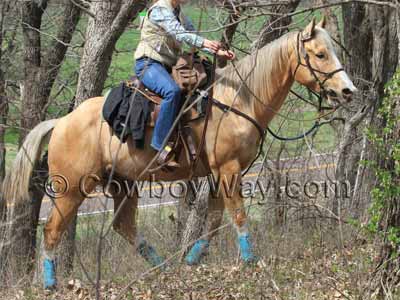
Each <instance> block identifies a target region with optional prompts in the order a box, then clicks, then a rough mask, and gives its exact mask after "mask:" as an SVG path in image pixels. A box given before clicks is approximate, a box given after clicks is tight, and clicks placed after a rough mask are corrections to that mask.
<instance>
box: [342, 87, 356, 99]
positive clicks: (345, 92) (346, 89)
mask: <svg viewBox="0 0 400 300" xmlns="http://www.w3.org/2000/svg"><path fill="white" fill-rule="evenodd" d="M342 93H343V96H345V97H349V96H352V95H353V92H352V91H351V90H350V89H348V88H345V89H343V90H342Z"/></svg>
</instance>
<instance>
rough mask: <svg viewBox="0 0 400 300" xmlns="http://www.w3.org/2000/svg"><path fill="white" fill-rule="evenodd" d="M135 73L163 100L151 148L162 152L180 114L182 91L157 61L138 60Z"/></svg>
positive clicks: (148, 59)
mask: <svg viewBox="0 0 400 300" xmlns="http://www.w3.org/2000/svg"><path fill="white" fill-rule="evenodd" d="M135 73H136V75H137V76H138V77H139V79H140V80H141V81H142V82H143V84H144V85H145V86H146V87H147V88H148V89H150V90H151V91H153V92H155V93H157V94H159V95H160V96H161V97H162V98H163V101H162V102H161V108H160V113H159V115H158V119H157V122H156V126H155V128H154V132H153V138H152V140H151V146H152V147H153V148H154V149H156V150H160V149H161V146H162V143H163V142H164V139H165V138H166V137H167V135H168V132H169V130H170V129H171V127H172V124H173V123H174V120H175V117H176V115H177V113H178V110H179V107H180V101H181V90H180V88H179V86H178V85H177V84H176V83H175V81H174V80H173V79H172V77H171V75H170V74H169V73H168V72H167V70H166V68H165V66H164V65H162V64H161V63H159V62H158V61H156V60H153V59H150V58H140V59H138V60H136V65H135Z"/></svg>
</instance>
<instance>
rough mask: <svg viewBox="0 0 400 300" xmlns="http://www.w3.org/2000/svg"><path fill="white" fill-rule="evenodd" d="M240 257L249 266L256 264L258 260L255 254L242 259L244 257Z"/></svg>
mask: <svg viewBox="0 0 400 300" xmlns="http://www.w3.org/2000/svg"><path fill="white" fill-rule="evenodd" d="M242 259H243V262H244V263H245V264H246V265H249V266H252V265H256V264H257V263H258V262H259V261H260V258H259V257H258V256H256V255H252V256H249V257H246V259H244V258H242Z"/></svg>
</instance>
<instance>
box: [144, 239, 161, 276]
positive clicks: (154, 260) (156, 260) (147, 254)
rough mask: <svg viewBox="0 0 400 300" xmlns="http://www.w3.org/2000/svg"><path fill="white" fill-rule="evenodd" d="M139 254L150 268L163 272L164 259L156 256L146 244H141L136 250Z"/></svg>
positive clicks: (153, 250)
mask: <svg viewBox="0 0 400 300" xmlns="http://www.w3.org/2000/svg"><path fill="white" fill-rule="evenodd" d="M137 251H138V252H139V254H140V255H141V256H142V257H143V258H144V259H145V260H146V261H147V262H148V263H149V264H150V265H151V266H152V267H157V266H158V268H159V269H160V270H162V271H165V270H166V265H165V264H163V262H164V261H165V259H164V258H163V257H161V256H159V255H158V254H157V251H156V250H155V249H154V248H153V247H152V246H151V245H149V244H148V243H147V242H142V243H141V244H140V245H139V247H138V248H137Z"/></svg>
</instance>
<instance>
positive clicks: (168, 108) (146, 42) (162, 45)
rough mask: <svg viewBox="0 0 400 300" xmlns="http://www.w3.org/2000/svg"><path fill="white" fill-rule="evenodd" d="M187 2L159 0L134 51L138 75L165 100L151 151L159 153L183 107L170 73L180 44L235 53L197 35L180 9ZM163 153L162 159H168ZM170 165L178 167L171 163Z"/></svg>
mask: <svg viewBox="0 0 400 300" xmlns="http://www.w3.org/2000/svg"><path fill="white" fill-rule="evenodd" d="M187 1H188V0H158V1H156V2H155V3H154V4H153V6H151V7H150V9H149V10H148V12H147V15H146V16H145V18H144V20H143V23H142V31H141V37H140V42H139V45H138V47H137V49H136V52H135V59H136V65H135V73H136V74H137V75H138V76H139V78H140V80H141V81H142V82H143V84H144V85H145V86H146V87H147V88H149V89H150V90H152V91H153V92H155V93H157V94H159V95H160V96H161V97H162V98H163V101H162V103H161V108H160V113H159V116H158V119H157V122H156V125H155V128H154V132H153V138H152V141H151V146H152V148H154V149H155V150H157V151H160V150H161V147H162V144H163V142H164V140H165V138H166V137H167V135H168V132H169V131H170V129H171V127H172V124H173V122H174V119H175V117H176V115H177V113H178V109H179V106H180V101H181V90H180V88H179V86H178V85H177V83H176V82H175V81H174V80H173V79H172V77H171V75H170V74H169V72H170V71H171V67H172V66H173V65H175V64H176V61H177V59H178V57H179V55H180V54H181V52H182V45H181V43H182V42H186V43H187V44H189V45H191V46H194V47H196V48H202V49H203V50H205V51H207V52H211V53H216V54H217V55H218V56H220V57H223V58H225V59H228V60H232V59H234V58H235V54H234V53H233V52H231V51H229V50H226V51H225V50H222V49H221V48H222V44H221V43H220V42H219V41H212V40H208V39H205V38H203V37H201V36H199V35H198V34H196V33H195V31H196V30H195V28H194V26H193V24H192V23H191V22H190V20H189V19H188V18H187V17H186V16H184V15H183V12H182V10H181V6H180V5H181V4H184V3H186V2H187ZM168 147H169V146H166V147H165V148H164V149H163V151H166V152H165V153H164V154H166V153H168V152H169V151H170V148H168ZM162 154H163V153H161V155H160V156H159V157H165V156H166V155H162ZM159 163H161V162H160V161H159ZM169 166H177V164H176V162H174V161H171V162H170V163H169Z"/></svg>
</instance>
